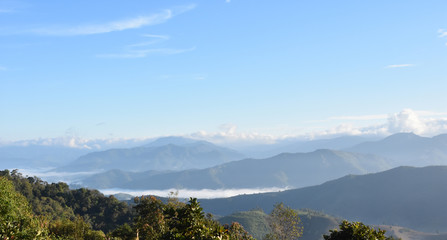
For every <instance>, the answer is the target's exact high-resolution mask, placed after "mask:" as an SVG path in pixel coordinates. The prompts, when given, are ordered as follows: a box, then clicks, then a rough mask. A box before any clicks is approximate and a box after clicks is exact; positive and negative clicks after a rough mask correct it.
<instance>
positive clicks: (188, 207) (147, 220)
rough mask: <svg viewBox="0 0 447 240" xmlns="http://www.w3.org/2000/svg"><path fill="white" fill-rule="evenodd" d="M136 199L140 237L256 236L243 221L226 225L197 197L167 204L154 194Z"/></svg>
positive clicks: (238, 237) (213, 237)
mask: <svg viewBox="0 0 447 240" xmlns="http://www.w3.org/2000/svg"><path fill="white" fill-rule="evenodd" d="M135 200H136V203H138V205H137V206H135V209H136V212H137V217H136V218H135V228H136V232H137V233H138V235H139V238H140V239H148V240H156V239H179V240H182V239H185V240H186V239H206V240H208V239H209V240H211V239H238V240H239V239H247V240H249V239H253V238H252V237H251V236H250V235H249V234H248V233H247V232H246V231H245V230H244V229H243V227H242V226H241V225H240V224H236V223H233V224H232V225H231V226H226V227H224V226H222V225H221V224H219V223H218V222H217V221H215V220H213V219H212V216H211V215H207V216H205V214H204V212H203V209H202V207H200V204H199V203H198V202H197V199H195V198H191V199H190V200H189V202H188V203H182V202H179V201H177V200H175V199H170V200H169V201H168V203H166V204H165V203H163V202H162V201H161V200H159V199H157V198H155V197H152V196H151V197H141V198H136V199H135ZM114 236H117V235H114Z"/></svg>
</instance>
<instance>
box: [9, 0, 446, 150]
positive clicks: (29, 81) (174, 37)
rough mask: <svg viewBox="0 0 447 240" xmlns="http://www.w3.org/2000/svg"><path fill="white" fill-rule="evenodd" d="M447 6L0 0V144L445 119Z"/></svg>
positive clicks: (306, 134)
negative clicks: (445, 11) (0, 0)
mask: <svg viewBox="0 0 447 240" xmlns="http://www.w3.org/2000/svg"><path fill="white" fill-rule="evenodd" d="M446 7H447V3H446V2H445V1H440V0H437V1H428V2H427V1H426V2H408V1H403V0H399V1H392V2H390V1H384V0H381V1H374V2H361V3H360V2H356V1H344V2H333V1H323V2H318V3H317V2H303V1H285V2H281V3H278V2H275V1H264V2H256V1H242V0H232V1H229V0H227V1H224V0H215V1H206V0H198V1H189V2H185V1H169V2H166V1H156V2H148V1H134V2H132V4H129V3H118V2H108V1H107V2H106V1H96V2H91V1H76V2H64V3H62V2H54V1H48V0H44V1H39V2H32V1H22V0H20V1H18V0H8V1H2V2H0V19H1V21H0V22H1V23H0V35H1V38H0V53H1V54H0V109H1V114H0V116H1V118H0V144H3V145H4V144H11V143H17V142H19V143H23V142H33V141H34V142H35V143H39V142H40V143H42V142H43V143H45V142H46V143H49V144H62V145H67V146H71V145H70V144H72V142H70V141H73V139H75V140H74V141H75V142H74V143H73V144H74V145H72V146H79V142H80V143H82V142H83V141H84V142H85V141H90V140H92V139H105V140H107V139H112V140H113V139H136V140H138V139H146V138H156V137H159V136H170V135H176V136H186V137H192V138H196V139H203V140H208V141H211V142H217V143H228V142H238V141H240V142H243V141H245V142H250V141H252V142H262V143H268V142H271V141H275V140H277V139H284V138H286V137H299V138H306V139H313V138H329V137H335V136H341V135H359V136H363V135H365V136H386V135H390V134H393V133H397V132H414V133H416V134H418V135H421V136H434V135H437V134H441V133H446V132H447V109H446V107H445V102H447V95H446V94H445V89H447V81H445V80H446V79H445V78H446V74H445V73H446V70H445V69H446V68H445V66H447V46H446V43H447V16H446V15H445V13H444V11H443V10H444V9H445V8H446ZM112 140H111V141H112ZM76 141H77V142H76Z"/></svg>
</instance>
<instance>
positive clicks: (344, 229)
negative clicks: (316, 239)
mask: <svg viewBox="0 0 447 240" xmlns="http://www.w3.org/2000/svg"><path fill="white" fill-rule="evenodd" d="M323 237H324V239H325V240H392V239H395V238H393V237H387V236H385V230H381V229H377V230H376V229H374V228H371V227H369V226H366V225H365V224H363V223H361V222H348V221H343V222H342V223H341V224H340V230H337V229H334V230H330V234H329V235H323Z"/></svg>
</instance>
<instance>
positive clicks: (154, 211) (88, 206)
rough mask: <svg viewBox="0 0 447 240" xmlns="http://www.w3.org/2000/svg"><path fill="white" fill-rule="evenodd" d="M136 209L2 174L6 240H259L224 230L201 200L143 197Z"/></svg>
mask: <svg viewBox="0 0 447 240" xmlns="http://www.w3.org/2000/svg"><path fill="white" fill-rule="evenodd" d="M135 203H136V204H135V205H134V207H131V206H130V205H128V204H126V203H124V202H120V201H118V200H117V199H116V198H114V197H113V196H111V197H105V196H104V195H102V194H101V193H100V192H98V191H97V190H89V189H85V188H81V189H76V190H70V189H69V188H68V185H67V184H65V183H51V184H49V183H47V182H44V181H42V180H40V179H39V178H36V177H23V176H22V175H21V174H20V173H18V172H17V171H16V170H14V171H12V172H9V171H8V170H4V171H0V238H1V239H91V240H96V239H106V238H107V239H114V240H119V239H135V238H137V237H138V239H253V238H252V237H251V235H249V234H248V232H246V231H245V230H244V229H243V227H242V226H241V225H240V224H237V223H232V224H231V225H221V224H220V223H218V222H217V221H215V220H213V218H212V216H211V215H205V214H204V212H203V209H202V208H201V207H200V205H199V203H198V201H197V199H193V198H192V199H190V201H189V202H188V203H183V202H180V201H178V200H177V199H176V198H169V199H168V201H167V202H166V203H164V202H162V201H161V200H159V199H157V198H155V197H144V196H143V197H141V198H135ZM105 233H106V234H105Z"/></svg>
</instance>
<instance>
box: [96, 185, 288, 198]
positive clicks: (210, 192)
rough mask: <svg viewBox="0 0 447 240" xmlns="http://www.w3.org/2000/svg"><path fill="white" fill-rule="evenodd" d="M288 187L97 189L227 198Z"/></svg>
mask: <svg viewBox="0 0 447 240" xmlns="http://www.w3.org/2000/svg"><path fill="white" fill-rule="evenodd" d="M287 189H289V188H276V187H273V188H238V189H174V188H172V189H164V190H156V189H154V190H133V189H132V190H131V189H119V188H112V189H99V191H100V192H102V193H103V194H104V195H115V194H118V193H124V194H129V195H132V196H142V195H154V196H159V197H169V196H171V195H172V194H175V195H176V197H178V198H190V197H195V198H202V199H203V198H207V199H210V198H227V197H234V196H237V195H243V194H255V193H265V192H279V191H284V190H287Z"/></svg>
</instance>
